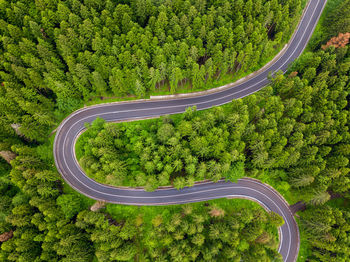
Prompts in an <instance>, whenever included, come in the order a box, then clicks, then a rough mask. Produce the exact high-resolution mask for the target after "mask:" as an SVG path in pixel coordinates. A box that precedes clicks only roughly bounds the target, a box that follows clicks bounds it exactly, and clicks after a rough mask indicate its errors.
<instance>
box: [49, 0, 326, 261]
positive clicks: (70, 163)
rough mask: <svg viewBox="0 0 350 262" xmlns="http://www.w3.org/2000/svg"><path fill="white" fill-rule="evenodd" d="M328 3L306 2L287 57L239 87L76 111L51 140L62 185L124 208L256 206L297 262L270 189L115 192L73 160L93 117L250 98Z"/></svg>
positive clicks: (293, 230)
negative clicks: (239, 202)
mask: <svg viewBox="0 0 350 262" xmlns="http://www.w3.org/2000/svg"><path fill="white" fill-rule="evenodd" d="M325 4H326V0H310V1H309V3H308V6H307V7H306V9H305V10H304V14H303V17H302V19H301V21H300V23H299V25H298V28H297V30H296V31H295V33H294V35H293V37H292V39H291V40H290V42H289V44H288V47H287V49H286V50H285V52H284V53H283V54H282V55H281V56H280V57H279V59H277V60H276V61H275V62H274V63H272V64H271V65H269V66H268V67H266V68H265V69H264V70H262V71H261V72H259V73H258V74H256V75H255V76H254V77H252V78H250V79H249V80H247V81H244V82H241V84H239V85H232V87H229V88H227V89H225V90H221V91H218V92H213V93H210V94H205V95H199V96H193V97H185V98H175V99H168V100H160V99H159V100H138V101H128V102H119V103H110V104H102V105H95V106H90V107H86V108H82V109H80V110H77V111H76V112H74V113H72V114H71V115H69V116H68V117H67V118H66V119H65V120H64V121H63V122H62V123H61V124H60V126H59V127H58V129H57V133H56V137H55V141H54V157H55V163H56V167H57V169H58V171H59V172H60V174H61V175H62V177H63V178H64V180H65V181H66V182H67V183H68V184H69V185H70V186H71V187H72V188H74V189H75V190H77V191H79V192H80V193H82V194H84V195H86V196H88V197H90V198H93V199H96V200H103V201H106V202H110V203H118V204H126V205H172V204H182V203H190V202H199V201H205V200H210V199H217V198H226V197H235V198H246V199H250V200H253V201H256V202H258V203H259V204H260V205H262V206H263V207H264V208H265V209H266V210H271V211H273V212H276V213H278V214H279V215H281V216H282V217H283V219H284V221H285V223H284V225H283V226H282V227H281V228H280V230H279V232H280V246H279V250H278V251H279V252H280V253H281V254H282V256H283V259H284V261H286V262H292V261H296V259H297V256H298V251H299V245H300V243H299V230H298V225H297V223H296V221H295V219H294V216H293V214H292V212H291V210H290V208H289V205H288V204H287V202H286V201H285V200H284V199H283V197H282V196H280V195H279V194H278V193H277V192H276V191H275V190H274V189H273V188H271V187H269V186H268V185H265V184H263V183H261V182H259V181H257V180H253V179H240V180H239V181H238V182H237V183H231V182H225V181H219V182H218V183H211V182H208V183H199V184H196V185H195V186H193V187H191V188H184V189H182V190H175V189H173V188H167V189H160V190H156V191H154V192H145V191H144V190H142V189H132V188H116V187H111V186H107V185H103V184H100V183H97V182H95V181H94V180H92V179H90V178H88V177H87V176H86V175H85V174H84V172H83V171H82V169H81V168H80V166H79V164H78V161H77V159H76V157H75V150H74V147H75V142H76V139H77V137H78V136H79V135H80V134H81V132H82V131H83V130H84V129H85V127H84V123H86V122H92V121H93V120H95V119H96V117H101V118H103V119H105V120H106V121H128V120H133V119H142V118H148V117H157V116H161V115H166V114H175V113H182V112H184V111H185V109H186V108H188V107H190V106H196V107H197V110H203V109H207V108H211V107H214V106H219V105H222V104H226V103H229V102H231V101H232V100H233V99H238V98H242V97H245V96H247V95H249V94H252V93H254V92H256V91H258V90H260V89H261V88H263V87H264V86H266V85H267V84H268V83H269V80H268V78H267V76H268V74H269V72H271V73H274V72H277V71H279V70H281V71H283V72H285V71H286V69H287V67H288V65H289V64H290V63H291V62H292V61H294V60H295V59H296V58H297V57H298V56H299V55H300V54H301V53H302V51H303V50H304V48H305V46H306V44H307V43H308V41H309V38H310V36H311V35H312V32H313V30H314V28H315V26H316V24H317V21H318V19H319V17H320V15H321V13H322V10H323V8H324V6H325Z"/></svg>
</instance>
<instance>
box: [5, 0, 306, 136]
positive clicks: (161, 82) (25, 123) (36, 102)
mask: <svg viewBox="0 0 350 262" xmlns="http://www.w3.org/2000/svg"><path fill="white" fill-rule="evenodd" d="M300 14H301V3H300V1H296V0H284V1H282V0H278V1H277V0H268V1H261V0H247V1H243V0H237V1H234V2H231V1H206V0H200V1H197V0H191V1H189V0H186V1H185V0H178V1H176V2H174V3H173V2H172V1H165V2H163V1H150V0H132V1H102V0H85V1H77V0H69V1H36V2H35V1H14V2H12V1H1V3H0V34H1V45H0V60H1V61H2V63H1V64H0V84H1V86H2V88H1V89H0V97H1V99H0V106H1V109H2V110H1V118H0V128H1V129H2V132H5V133H6V134H8V135H14V134H15V131H16V132H17V133H20V134H22V135H23V136H24V137H25V138H26V139H27V140H30V141H37V142H44V141H45V139H46V136H47V134H48V132H49V130H51V129H52V128H53V127H54V126H55V125H56V124H57V123H58V122H59V121H60V120H61V119H62V118H63V117H64V116H65V115H67V114H69V113H71V112H72V111H74V110H75V109H77V108H79V107H82V106H83V105H84V104H89V103H90V100H93V101H96V100H98V99H99V98H101V99H104V98H112V100H119V99H123V97H126V98H127V99H132V98H137V97H138V98H140V97H147V96H148V95H149V94H150V93H153V94H154V93H156V92H158V93H162V94H163V93H164V92H167V93H169V92H170V93H176V92H182V91H184V90H187V91H192V90H201V89H206V88H212V87H215V86H219V85H221V84H222V83H228V82H230V81H232V79H237V78H238V77H241V76H243V75H245V74H247V73H248V72H250V71H251V70H253V69H255V68H258V67H259V66H260V64H263V63H266V62H267V60H268V59H270V58H271V56H273V55H274V54H276V52H277V51H278V50H279V49H280V48H281V47H282V46H283V45H284V44H285V43H286V42H287V41H288V39H289V38H290V35H291V33H292V32H293V30H294V28H295V25H296V23H297V22H298V19H299V17H300ZM11 124H12V126H11ZM14 127H16V129H15V130H14Z"/></svg>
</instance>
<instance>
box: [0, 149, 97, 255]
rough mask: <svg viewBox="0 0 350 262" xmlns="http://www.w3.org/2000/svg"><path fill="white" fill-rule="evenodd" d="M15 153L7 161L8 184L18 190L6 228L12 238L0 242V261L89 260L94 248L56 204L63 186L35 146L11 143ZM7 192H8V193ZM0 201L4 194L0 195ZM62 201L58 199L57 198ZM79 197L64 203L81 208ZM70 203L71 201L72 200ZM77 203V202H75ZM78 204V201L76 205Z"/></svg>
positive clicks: (69, 215)
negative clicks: (11, 158)
mask: <svg viewBox="0 0 350 262" xmlns="http://www.w3.org/2000/svg"><path fill="white" fill-rule="evenodd" d="M12 150H13V152H15V153H16V154H17V157H16V159H14V160H12V161H11V166H12V169H11V173H10V177H11V184H12V185H15V186H16V187H17V188H18V189H19V192H18V193H17V194H16V195H15V196H12V198H11V199H10V201H8V205H10V212H9V214H8V215H7V216H6V220H5V221H6V223H7V224H6V226H7V228H6V229H3V228H2V227H1V232H0V233H3V232H4V230H11V231H13V237H12V238H10V239H8V240H7V241H5V242H3V243H2V244H1V251H0V260H1V261H23V262H24V261H82V262H83V261H89V260H92V257H93V254H94V249H93V248H87V247H92V243H91V242H90V239H89V235H88V234H87V232H85V231H84V230H82V229H80V228H79V227H77V226H76V225H75V221H74V219H72V212H71V211H70V210H69V208H68V211H67V209H63V208H61V207H60V201H59V199H61V198H65V196H67V195H62V193H63V191H62V190H63V188H62V183H61V180H60V178H59V176H58V174H57V172H55V171H52V170H50V169H48V167H47V166H46V164H45V163H44V162H43V161H41V159H40V158H39V157H38V155H37V154H36V150H35V148H30V147H27V146H22V145H16V146H15V145H14V146H12ZM10 192H11V191H8V193H7V194H9V193H10ZM0 199H1V202H3V201H5V200H7V197H6V196H4V195H1V198H0ZM61 201H62V200H61ZM80 201H81V200H80V199H79V198H75V199H69V202H66V203H64V205H66V206H71V208H74V214H73V215H74V216H76V214H77V213H78V212H79V211H80V210H81V209H82V206H81V203H80ZM72 202H73V203H72ZM76 203H78V205H77V204H76ZM79 203H80V204H79Z"/></svg>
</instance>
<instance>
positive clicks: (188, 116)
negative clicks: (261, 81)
mask: <svg viewBox="0 0 350 262" xmlns="http://www.w3.org/2000/svg"><path fill="white" fill-rule="evenodd" d="M304 5H305V1H300V0H264V1H263V0H234V1H227V0H216V1H212V0H196V1H195V0H186V1H184V0H175V1H167V0H166V1H160V0H116V1H111V0H107V1H99V0H82V1H79V0H68V1H58V0H36V1H24V0H19V1H6V0H3V1H0V61H1V62H0V156H1V157H0V181H1V182H0V261H23V262H27V261H70V262H72V261H82V262H83V261H84V262H85V261H282V258H281V256H280V254H279V253H278V252H277V249H278V234H277V228H278V227H279V226H281V225H282V223H283V220H282V219H281V217H279V216H278V215H276V214H275V213H269V212H266V211H265V210H264V209H263V208H262V207H260V206H259V205H258V204H256V203H254V202H251V201H248V200H238V199H221V200H214V201H207V202H201V203H196V204H187V205H178V206H169V207H134V206H121V205H113V204H106V203H100V202H96V201H94V200H92V199H89V198H86V197H84V196H83V195H81V194H79V193H78V192H76V191H74V190H73V189H72V188H70V186H69V185H67V183H65V182H64V180H63V179H62V178H61V177H60V175H59V173H58V172H57V170H56V167H55V163H54V159H53V153H52V144H53V139H54V129H55V128H56V127H57V126H58V125H59V123H60V121H61V120H62V119H63V118H64V117H65V116H67V115H68V114H70V113H71V112H73V111H74V110H76V109H78V108H81V107H83V106H84V105H85V104H88V103H95V102H97V101H99V100H101V98H115V99H119V100H126V99H136V98H143V97H145V98H147V97H148V96H149V95H150V94H157V93H159V94H162V93H177V92H182V91H183V90H190V91H195V90H203V89H208V88H211V87H214V86H218V85H219V83H221V82H220V81H228V82H230V80H232V79H235V77H236V78H237V77H241V76H243V75H245V74H247V73H248V72H250V70H252V69H257V68H259V67H260V66H262V65H263V64H264V63H266V62H267V61H268V60H269V59H270V58H271V57H273V55H274V54H276V53H277V52H278V51H279V50H280V48H282V47H283V45H284V44H285V43H286V42H287V41H288V39H289V38H290V36H291V34H292V32H293V30H294V29H295V27H296V25H297V22H298V19H299V17H300V15H301V12H302V8H303V7H304ZM347 32H350V1H349V0H328V3H327V6H326V9H325V11H324V13H323V15H322V17H321V20H320V23H319V25H318V26H317V28H316V31H315V33H314V35H313V37H312V39H311V41H310V44H309V46H308V48H307V50H306V51H305V52H304V53H303V55H302V56H301V57H300V58H299V59H297V60H296V61H295V62H294V63H293V64H292V65H291V66H290V68H289V70H288V72H287V73H286V74H284V75H283V74H277V75H276V76H275V77H274V78H271V84H270V85H269V86H268V87H266V88H264V89H263V90H261V91H259V92H257V93H255V94H253V95H250V96H248V97H246V98H244V99H240V100H234V101H232V103H230V104H227V105H225V106H220V107H216V108H212V109H208V110H205V111H197V110H196V109H195V108H189V109H188V110H187V111H186V112H185V113H184V114H181V115H174V116H164V117H161V118H159V119H151V120H145V121H137V122H129V123H118V124H111V123H105V122H104V121H103V120H102V119H97V120H96V121H95V122H93V123H92V124H91V125H88V126H87V127H88V128H87V131H86V132H85V133H84V134H83V135H82V136H81V137H80V139H79V140H78V143H77V147H76V152H77V157H78V158H79V160H80V164H81V166H82V167H83V168H84V169H85V171H86V172H87V174H88V175H89V176H90V177H92V178H94V179H96V180H97V181H100V182H103V183H107V184H112V185H127V186H144V187H145V189H146V190H149V191H152V190H155V189H156V188H157V187H158V186H163V185H173V186H174V187H176V188H178V189H181V188H183V187H184V186H191V185H193V184H194V182H195V181H199V180H204V179H209V180H212V181H217V180H219V179H221V178H223V177H224V178H226V179H228V180H231V181H235V180H236V179H239V178H241V177H243V176H246V177H252V178H257V179H259V180H261V181H263V182H265V183H268V184H269V185H271V186H273V187H274V188H275V189H276V190H278V191H279V192H280V193H281V194H282V195H283V196H284V197H285V198H286V199H287V201H288V202H289V203H290V204H294V203H295V202H297V201H303V203H305V211H300V212H298V213H297V216H298V224H299V227H300V232H301V250H300V253H299V259H298V261H311V262H316V261H322V262H329V261H330V262H338V261H348V259H349V257H350V245H349V240H348V239H349V237H350V209H349V204H348V203H349V202H348V201H349V197H350V195H349V187H350V177H349V171H350V165H349V155H350V134H349V121H350V117H349V103H348V101H349V88H350V80H349V75H350V48H349V47H348V46H345V47H339V48H335V47H334V46H328V47H327V45H326V43H327V41H328V40H330V39H331V38H332V37H336V36H338V34H339V33H347ZM334 41H337V39H335V40H334V39H333V42H334ZM107 101H108V100H107Z"/></svg>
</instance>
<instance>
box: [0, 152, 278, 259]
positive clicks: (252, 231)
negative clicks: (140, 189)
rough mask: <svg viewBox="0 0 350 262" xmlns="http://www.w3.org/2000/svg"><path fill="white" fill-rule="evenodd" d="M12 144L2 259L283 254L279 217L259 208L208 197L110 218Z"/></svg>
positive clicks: (1, 198)
mask: <svg viewBox="0 0 350 262" xmlns="http://www.w3.org/2000/svg"><path fill="white" fill-rule="evenodd" d="M12 150H13V152H15V153H16V154H17V157H16V158H15V159H14V160H12V161H11V166H12V169H11V171H10V172H11V173H10V178H11V181H10V180H8V179H7V178H6V176H5V175H7V177H8V172H9V168H8V166H7V164H6V163H5V162H3V161H2V162H0V171H1V172H2V173H3V174H4V176H0V179H1V187H0V190H1V191H0V192H1V195H0V203H1V205H0V240H1V241H0V260H1V261H23V262H27V261H70V262H73V261H74V262H79V261H81V262H86V261H94V259H97V260H98V261H106V262H107V261H141V260H139V259H140V258H141V257H142V258H144V259H145V260H146V261H147V259H149V260H150V261H158V260H159V261H194V260H195V259H199V258H200V259H201V260H204V261H212V260H213V259H216V258H218V259H221V260H222V261H227V260H231V261H239V259H240V258H241V257H249V258H252V259H255V258H258V257H259V258H263V259H264V261H272V260H273V259H280V258H281V257H280V255H279V254H278V252H277V246H278V240H277V238H276V237H277V234H276V227H278V226H281V223H283V220H282V219H281V218H280V217H279V216H276V215H275V214H274V213H267V212H265V211H264V210H263V209H262V208H261V207H258V208H250V207H249V208H248V207H247V208H240V209H235V210H234V212H232V208H231V211H230V212H229V211H228V209H226V208H221V207H218V206H213V205H211V206H210V205H209V204H197V205H196V206H195V207H194V206H193V205H186V206H184V208H183V210H182V212H181V213H178V212H172V213H171V212H170V213H169V212H166V214H167V215H166V216H165V215H162V214H159V215H155V216H154V217H153V218H151V222H150V221H148V222H147V221H144V220H143V217H142V215H143V214H142V213H140V212H139V213H138V214H137V215H136V218H132V217H127V218H122V217H112V216H111V215H110V214H108V213H107V212H106V211H99V212H92V211H90V210H88V209H87V208H88V206H87V205H86V204H84V203H83V201H82V198H81V197H79V195H78V194H72V193H65V192H64V191H65V190H64V187H63V183H62V182H61V180H60V179H59V176H58V174H57V173H56V172H55V171H52V170H51V169H49V167H48V166H47V165H46V164H45V163H44V162H43V161H42V160H41V159H40V157H39V156H38V154H37V153H36V148H31V147H28V146H23V145H16V146H12ZM3 171H4V172H3ZM178 209H180V207H179V208H178ZM178 209H177V210H178ZM167 217H168V218H169V217H170V218H169V219H166V218H167ZM184 251H185V252H184ZM232 259H233V260H232ZM142 261H144V260H142ZM274 261H276V260H274Z"/></svg>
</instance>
